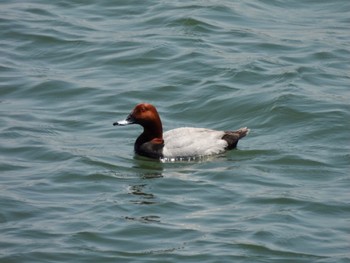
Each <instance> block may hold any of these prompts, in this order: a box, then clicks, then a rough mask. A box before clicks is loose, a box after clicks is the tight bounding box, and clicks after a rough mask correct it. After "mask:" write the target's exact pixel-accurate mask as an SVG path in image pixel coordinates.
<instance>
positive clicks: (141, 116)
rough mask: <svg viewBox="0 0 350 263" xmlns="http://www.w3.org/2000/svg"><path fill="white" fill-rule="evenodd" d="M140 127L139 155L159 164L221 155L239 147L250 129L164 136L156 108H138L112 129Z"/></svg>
mask: <svg viewBox="0 0 350 263" xmlns="http://www.w3.org/2000/svg"><path fill="white" fill-rule="evenodd" d="M130 124H139V125H141V126H142V127H143V132H142V133H141V135H139V136H138V138H137V139H136V141H135V144H134V151H135V153H136V154H137V155H140V156H144V157H149V158H153V159H159V160H183V159H186V158H199V157H204V156H211V155H218V154H221V153H224V152H225V151H228V150H232V149H234V148H236V147H237V143H238V141H239V140H240V139H241V138H243V137H245V136H246V135H247V134H248V133H249V131H250V129H248V128H247V127H244V128H240V129H238V130H235V131H219V130H212V129H207V128H195V127H181V128H176V129H173V130H169V131H167V132H164V133H163V126H162V121H161V119H160V116H159V114H158V111H157V109H156V107H155V106H153V105H152V104H149V103H140V104H137V105H136V106H135V107H134V109H133V110H132V111H131V113H130V114H129V115H128V116H127V118H126V119H125V120H121V121H117V122H114V123H113V126H126V125H130Z"/></svg>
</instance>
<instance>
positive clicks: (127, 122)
mask: <svg viewBox="0 0 350 263" xmlns="http://www.w3.org/2000/svg"><path fill="white" fill-rule="evenodd" d="M129 124H133V122H132V121H129V120H122V121H117V122H115V123H113V126H125V125H129Z"/></svg>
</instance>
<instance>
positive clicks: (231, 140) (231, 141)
mask: <svg viewBox="0 0 350 263" xmlns="http://www.w3.org/2000/svg"><path fill="white" fill-rule="evenodd" d="M249 131H250V130H249V129H248V128H247V127H244V128H240V129H239V130H237V131H225V134H224V136H222V139H223V140H225V141H227V143H228V145H227V147H226V149H227V150H231V149H234V148H236V146H237V143H238V141H239V140H240V139H241V138H243V137H245V136H246V135H247V134H248V133H249Z"/></svg>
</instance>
